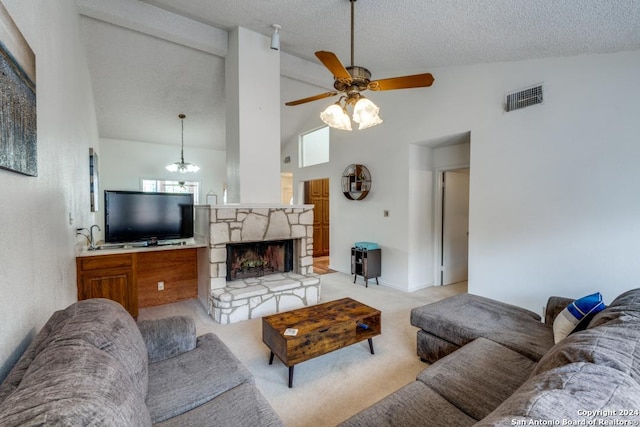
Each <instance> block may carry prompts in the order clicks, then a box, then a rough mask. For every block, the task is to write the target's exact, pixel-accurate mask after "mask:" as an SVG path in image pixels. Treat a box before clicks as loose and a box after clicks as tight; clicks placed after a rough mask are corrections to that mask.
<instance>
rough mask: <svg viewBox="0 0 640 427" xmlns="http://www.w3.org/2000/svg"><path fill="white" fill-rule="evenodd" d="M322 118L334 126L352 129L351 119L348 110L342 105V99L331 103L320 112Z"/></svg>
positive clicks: (341, 128)
mask: <svg viewBox="0 0 640 427" xmlns="http://www.w3.org/2000/svg"><path fill="white" fill-rule="evenodd" d="M320 119H322V121H323V122H325V123H326V124H327V125H329V126H330V127H332V128H335V129H340V130H351V120H349V115H348V114H347V110H346V109H345V108H344V107H343V106H342V105H340V101H338V102H336V103H335V104H331V105H329V106H328V107H327V108H326V109H325V110H324V111H323V112H322V113H320Z"/></svg>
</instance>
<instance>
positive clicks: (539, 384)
mask: <svg viewBox="0 0 640 427" xmlns="http://www.w3.org/2000/svg"><path fill="white" fill-rule="evenodd" d="M623 408H626V409H632V410H635V409H637V408H640V385H638V383H637V382H636V381H634V380H633V379H632V378H631V377H629V376H628V375H626V374H624V373H623V372H620V371H618V370H616V369H613V368H609V367H607V366H602V365H594V364H592V363H572V364H568V365H564V366H561V367H559V368H555V369H551V370H549V371H546V372H542V373H540V374H539V375H536V376H535V377H531V378H529V379H528V380H527V381H526V382H525V383H524V384H523V385H522V386H521V387H520V388H519V389H518V390H517V391H516V392H515V393H514V394H513V395H511V396H510V397H509V398H508V399H507V400H505V401H504V402H503V403H502V404H501V405H500V406H498V407H497V408H496V409H495V410H494V411H493V412H492V413H491V414H489V415H488V416H487V417H486V418H484V419H483V420H481V421H480V422H478V423H477V424H475V425H476V426H497V425H501V426H502V425H542V424H541V423H540V420H547V421H548V420H551V422H553V424H545V425H560V421H561V420H572V421H576V424H572V425H589V424H587V423H588V422H590V421H594V420H595V421H594V422H598V420H604V421H612V420H622V421H626V422H631V423H632V422H636V421H638V415H637V414H636V413H634V412H631V413H630V414H626V415H622V414H621V412H620V410H621V409H623ZM598 411H600V412H598ZM613 411H616V412H613ZM614 413H616V414H617V415H616V416H607V414H614ZM536 422H537V423H536ZM555 422H557V423H558V424H555ZM577 422H582V423H584V424H577ZM593 425H605V424H593ZM607 425H613V424H607ZM617 425H622V424H617ZM628 425H633V424H628Z"/></svg>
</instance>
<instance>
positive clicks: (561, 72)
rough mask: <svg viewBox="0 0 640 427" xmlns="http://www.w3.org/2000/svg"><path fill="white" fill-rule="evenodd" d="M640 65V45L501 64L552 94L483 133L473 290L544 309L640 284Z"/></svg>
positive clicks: (505, 72)
mask: <svg viewBox="0 0 640 427" xmlns="http://www.w3.org/2000/svg"><path fill="white" fill-rule="evenodd" d="M550 66H552V67H550ZM639 69H640V52H639V51H636V52H629V53H618V54H612V55H598V56H589V57H576V58H569V59H563V60H546V61H529V62H527V63H524V64H506V65H503V66H502V67H500V68H496V76H495V78H496V79H497V80H499V79H502V78H504V77H507V76H510V75H512V74H515V73H517V72H522V73H523V74H524V77H526V78H528V79H529V81H532V82H535V81H544V82H545V87H546V88H547V91H548V96H547V98H546V101H545V105H543V106H538V107H534V108H530V109H527V110H522V111H516V112H513V113H509V114H504V115H501V116H499V117H496V119H495V120H493V121H492V122H493V126H486V127H485V128H484V129H482V130H481V131H480V132H478V134H477V135H476V134H475V133H474V134H473V143H472V145H471V152H472V167H471V196H470V197H471V213H470V215H471V216H470V229H471V234H470V282H469V283H470V288H469V289H470V291H471V292H475V293H481V294H483V295H486V296H489V297H494V298H498V299H501V300H506V301H510V302H513V303H515V304H518V305H523V306H527V307H529V308H531V309H532V310H535V311H537V312H540V311H541V309H542V305H543V304H544V303H545V302H546V298H547V297H548V296H549V295H558V294H560V295H564V296H569V297H579V296H582V295H585V294H587V293H591V292H595V291H600V292H602V293H603V295H604V297H605V300H606V301H607V302H609V301H611V299H613V298H614V297H615V296H617V295H618V294H619V293H621V292H622V291H624V290H627V289H631V288H635V287H637V286H638V272H639V270H638V268H639V267H638V266H639V265H640V262H639V261H640V252H639V251H638V242H639V241H640V221H639V220H638V218H640V198H638V194H637V193H638V190H637V188H638V183H639V182H640V168H638V159H640V144H639V143H638V135H639V134H640V121H638V117H640V114H639V113H640V109H639V108H638V103H637V99H638V97H639V96H640V81H639V80H638V77H637V75H638V70H639ZM517 87H518V86H517V85H516V86H515V88H517Z"/></svg>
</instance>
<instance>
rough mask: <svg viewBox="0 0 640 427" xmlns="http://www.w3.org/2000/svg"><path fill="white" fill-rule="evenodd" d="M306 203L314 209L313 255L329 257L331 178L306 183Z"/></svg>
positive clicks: (315, 256)
mask: <svg viewBox="0 0 640 427" xmlns="http://www.w3.org/2000/svg"><path fill="white" fill-rule="evenodd" d="M304 203H305V204H308V205H315V206H314V209H313V257H314V261H315V258H319V257H327V264H328V257H329V178H324V179H315V180H312V181H306V182H305V183H304Z"/></svg>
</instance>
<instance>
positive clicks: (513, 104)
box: [505, 85, 544, 112]
mask: <svg viewBox="0 0 640 427" xmlns="http://www.w3.org/2000/svg"><path fill="white" fill-rule="evenodd" d="M543 100H544V97H543V93H542V85H537V86H532V87H529V88H526V89H522V90H519V91H517V92H513V93H509V94H507V98H506V102H505V111H507V112H509V111H513V110H519V109H521V108H525V107H530V106H532V105H537V104H542V101H543Z"/></svg>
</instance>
